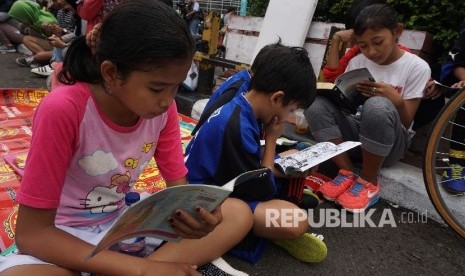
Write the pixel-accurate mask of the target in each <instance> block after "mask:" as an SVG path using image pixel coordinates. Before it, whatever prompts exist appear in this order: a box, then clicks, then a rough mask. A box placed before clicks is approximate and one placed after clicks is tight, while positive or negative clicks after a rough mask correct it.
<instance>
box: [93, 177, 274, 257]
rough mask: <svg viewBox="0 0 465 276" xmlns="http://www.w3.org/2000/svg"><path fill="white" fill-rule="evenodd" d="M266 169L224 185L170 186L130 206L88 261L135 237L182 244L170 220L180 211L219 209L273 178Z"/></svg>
mask: <svg viewBox="0 0 465 276" xmlns="http://www.w3.org/2000/svg"><path fill="white" fill-rule="evenodd" d="M270 175H271V172H270V170H269V169H267V168H262V169H258V170H253V171H248V172H245V173H243V174H241V175H239V176H237V177H236V178H234V179H233V180H231V181H229V182H228V183H226V184H225V185H223V186H215V185H203V184H190V185H181V186H174V187H169V188H166V189H163V190H160V191H158V192H156V193H154V194H152V195H150V196H149V197H147V198H145V199H143V200H141V201H139V202H137V203H135V204H133V205H131V206H130V207H128V208H127V209H126V211H125V212H124V213H123V215H121V217H119V218H118V220H117V221H116V222H115V223H114V224H113V225H112V227H111V228H110V230H109V231H108V232H107V233H106V235H105V236H104V237H103V238H102V240H101V241H100V242H99V243H98V244H97V245H96V247H95V248H94V250H93V251H92V252H91V253H90V255H89V256H88V257H87V259H89V258H91V257H93V256H95V254H97V253H98V252H100V251H102V250H104V249H108V248H109V247H111V246H112V245H114V244H116V243H117V242H119V241H122V240H125V239H128V238H133V237H154V238H157V239H161V240H166V241H174V242H176V241H179V240H180V239H181V237H180V236H179V235H178V234H177V233H176V232H175V231H174V230H173V228H172V227H171V225H170V224H169V222H168V218H169V217H170V216H173V214H174V212H175V211H176V210H177V209H182V210H184V211H186V212H187V213H189V214H190V215H192V216H193V217H197V216H198V214H197V213H196V212H195V211H194V208H195V207H197V206H200V207H202V208H205V209H206V210H208V211H213V210H214V209H215V208H216V207H218V206H219V205H220V204H221V203H222V202H223V201H224V200H225V199H226V198H227V197H228V196H229V195H230V194H231V193H232V192H233V190H234V188H235V187H237V186H239V185H241V184H244V185H247V183H248V182H249V181H254V182H255V181H260V179H262V178H268V177H270Z"/></svg>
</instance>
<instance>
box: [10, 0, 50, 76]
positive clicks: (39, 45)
mask: <svg viewBox="0 0 465 276" xmlns="http://www.w3.org/2000/svg"><path fill="white" fill-rule="evenodd" d="M8 15H9V16H11V17H12V18H14V19H16V20H18V21H19V22H21V23H22V24H23V25H24V27H25V28H24V29H23V33H24V34H25V36H24V39H23V43H24V45H25V46H26V47H27V48H28V49H29V50H30V51H31V52H32V53H33V55H36V54H38V58H39V60H37V61H34V56H30V57H23V58H17V59H16V63H18V65H20V66H26V67H29V66H31V65H33V66H35V67H38V66H39V65H38V63H37V62H42V63H47V62H48V61H49V60H50V58H51V54H44V55H41V54H39V53H41V52H46V51H51V50H52V49H53V47H52V45H50V43H49V42H48V40H47V38H48V37H49V36H50V35H51V34H52V33H51V32H50V30H48V29H47V28H46V26H47V25H48V24H57V20H56V18H55V16H54V15H53V14H52V13H50V12H48V11H45V10H43V9H42V8H41V6H40V5H39V4H37V3H35V2H32V1H16V2H14V3H13V5H12V6H11V9H10V11H9V12H8Z"/></svg>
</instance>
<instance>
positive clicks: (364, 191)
mask: <svg viewBox="0 0 465 276" xmlns="http://www.w3.org/2000/svg"><path fill="white" fill-rule="evenodd" d="M360 142H361V143H362V145H361V147H362V158H363V163H362V170H361V172H360V176H359V177H358V178H357V179H356V180H355V181H354V182H353V185H352V187H351V188H350V189H348V190H346V191H345V192H344V193H342V194H341V195H340V196H339V197H338V198H337V202H338V203H339V204H340V205H341V206H342V207H343V208H344V209H346V210H348V211H351V212H363V211H364V210H365V209H366V208H368V207H370V206H372V205H374V204H375V203H376V202H377V201H378V199H379V192H380V187H379V184H378V173H379V170H380V169H381V166H382V165H383V164H393V163H394V162H397V161H398V160H399V159H400V158H401V157H402V156H403V154H404V153H405V152H406V151H407V149H408V146H409V144H410V136H409V133H408V131H407V130H405V128H404V127H403V125H402V123H401V121H400V117H399V114H398V113H397V110H396V109H395V107H394V105H393V104H392V102H391V101H390V100H389V99H387V98H384V97H372V98H370V99H368V100H367V101H366V102H365V104H364V106H363V111H362V114H361V120H360Z"/></svg>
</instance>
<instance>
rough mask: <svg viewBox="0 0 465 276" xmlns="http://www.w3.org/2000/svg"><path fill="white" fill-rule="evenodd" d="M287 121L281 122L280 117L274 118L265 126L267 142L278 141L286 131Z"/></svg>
mask: <svg viewBox="0 0 465 276" xmlns="http://www.w3.org/2000/svg"><path fill="white" fill-rule="evenodd" d="M284 124H285V121H280V120H279V118H278V116H274V117H273V118H272V119H271V121H270V122H269V123H268V124H267V125H266V126H265V135H266V136H265V141H266V142H268V141H276V140H278V138H279V137H280V136H281V134H282V133H283V130H284Z"/></svg>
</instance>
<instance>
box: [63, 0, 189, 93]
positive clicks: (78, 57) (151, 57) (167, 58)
mask: <svg viewBox="0 0 465 276" xmlns="http://www.w3.org/2000/svg"><path fill="white" fill-rule="evenodd" d="M193 53H194V42H193V40H192V36H191V34H190V32H189V31H188V29H187V26H186V24H185V23H184V21H183V19H182V18H181V17H180V16H179V15H178V14H177V13H176V11H175V10H174V9H173V8H172V7H169V6H168V5H166V4H164V3H163V2H161V1H159V0H125V1H123V2H122V3H121V4H120V5H118V6H117V7H116V8H115V9H113V11H112V12H110V13H109V14H108V16H107V17H106V18H105V19H104V21H103V24H102V27H101V32H100V40H99V43H98V45H97V49H96V54H95V56H94V55H92V52H91V50H90V48H89V47H88V46H87V45H86V39H85V37H84V36H81V37H78V38H76V39H75V40H74V41H73V42H72V43H71V45H70V47H69V49H68V52H67V54H66V56H65V59H64V62H63V69H62V71H61V72H60V73H59V74H58V79H59V81H60V82H62V83H65V84H73V83H75V82H88V83H99V82H101V81H102V76H101V73H100V65H101V64H102V62H103V61H105V60H108V61H111V62H112V63H114V64H115V65H116V68H117V70H118V75H119V77H120V78H121V79H123V80H124V79H126V78H127V76H128V75H129V74H130V73H131V72H133V71H148V70H151V69H153V68H161V67H164V66H166V65H168V64H169V63H170V62H173V61H176V60H184V59H188V58H191V57H192V56H193Z"/></svg>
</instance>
